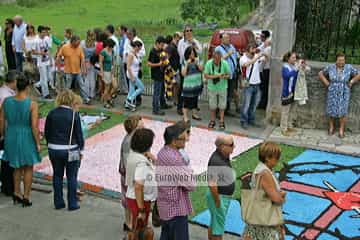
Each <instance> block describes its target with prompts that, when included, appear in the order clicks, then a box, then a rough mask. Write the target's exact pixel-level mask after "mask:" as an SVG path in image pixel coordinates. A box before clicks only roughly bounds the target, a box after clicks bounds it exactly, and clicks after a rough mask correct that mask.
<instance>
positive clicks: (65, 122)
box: [45, 89, 85, 211]
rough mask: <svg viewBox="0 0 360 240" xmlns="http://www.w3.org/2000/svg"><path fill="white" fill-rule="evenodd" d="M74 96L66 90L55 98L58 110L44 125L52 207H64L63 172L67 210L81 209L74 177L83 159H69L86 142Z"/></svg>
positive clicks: (56, 109) (50, 114)
mask: <svg viewBox="0 0 360 240" xmlns="http://www.w3.org/2000/svg"><path fill="white" fill-rule="evenodd" d="M76 98H77V97H76V94H74V93H73V92H72V91H71V90H69V89H65V90H64V91H62V92H60V94H59V95H58V96H57V98H56V105H57V107H56V108H55V109H53V110H51V111H50V112H49V114H48V115H47V117H46V122H45V139H46V142H47V145H48V152H49V158H50V162H51V165H52V168H53V171H54V177H53V189H54V207H55V209H56V210H58V209H63V208H65V202H64V199H63V178H64V170H65V169H66V178H67V186H68V192H67V200H68V210H69V211H75V210H78V209H79V208H80V206H79V204H78V198H77V194H76V192H77V177H78V171H79V167H80V160H81V158H82V155H81V153H79V156H78V159H76V158H72V157H69V156H70V153H72V152H74V151H82V150H83V149H84V145H85V141H84V137H83V132H82V129H81V120H80V114H79V113H78V112H76V111H75V110H73V107H74V103H75V102H76Z"/></svg>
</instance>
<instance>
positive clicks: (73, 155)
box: [68, 111, 80, 162]
mask: <svg viewBox="0 0 360 240" xmlns="http://www.w3.org/2000/svg"><path fill="white" fill-rule="evenodd" d="M74 125H75V111H73V116H72V123H71V130H70V139H69V150H68V152H69V156H68V162H74V161H80V151H79V149H74V150H70V146H71V140H72V136H73V132H74Z"/></svg>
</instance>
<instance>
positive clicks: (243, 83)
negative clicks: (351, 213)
mask: <svg viewBox="0 0 360 240" xmlns="http://www.w3.org/2000/svg"><path fill="white" fill-rule="evenodd" d="M254 64H255V63H254ZM254 64H252V65H251V68H250V74H249V77H246V70H245V77H243V78H242V81H241V86H242V87H243V88H247V87H249V86H250V79H251V76H252V73H253V70H254Z"/></svg>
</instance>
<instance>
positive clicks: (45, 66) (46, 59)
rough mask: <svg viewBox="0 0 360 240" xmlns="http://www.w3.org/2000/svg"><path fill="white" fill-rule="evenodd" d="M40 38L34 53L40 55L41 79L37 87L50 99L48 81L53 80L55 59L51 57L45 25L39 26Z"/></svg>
mask: <svg viewBox="0 0 360 240" xmlns="http://www.w3.org/2000/svg"><path fill="white" fill-rule="evenodd" d="M38 32H39V38H38V40H37V41H36V44H35V50H34V51H33V53H34V54H36V55H37V56H38V59H37V66H38V69H39V73H40V81H39V82H38V85H37V86H36V87H40V89H41V95H42V97H43V98H45V99H50V98H51V97H50V94H49V85H48V82H49V81H50V80H51V78H52V76H51V67H52V65H53V60H52V58H51V57H50V55H49V54H50V45H49V42H48V41H47V39H46V38H45V37H46V29H45V28H44V27H43V26H39V27H38Z"/></svg>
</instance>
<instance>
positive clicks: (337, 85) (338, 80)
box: [319, 53, 360, 138]
mask: <svg viewBox="0 0 360 240" xmlns="http://www.w3.org/2000/svg"><path fill="white" fill-rule="evenodd" d="M319 77H320V80H321V81H322V82H323V83H324V85H325V86H326V87H327V101H326V114H327V115H328V116H329V118H330V119H329V135H333V134H334V132H335V119H336V118H339V121H340V130H339V137H340V138H344V137H345V122H346V116H347V115H348V111H349V102H350V92H351V88H352V86H353V85H354V84H355V83H356V82H358V81H359V80H360V72H359V71H358V70H357V69H356V68H354V67H353V66H352V65H350V64H346V63H345V54H343V53H339V54H337V55H336V63H335V64H332V65H329V66H327V67H326V68H324V69H323V70H322V71H320V73H319Z"/></svg>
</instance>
